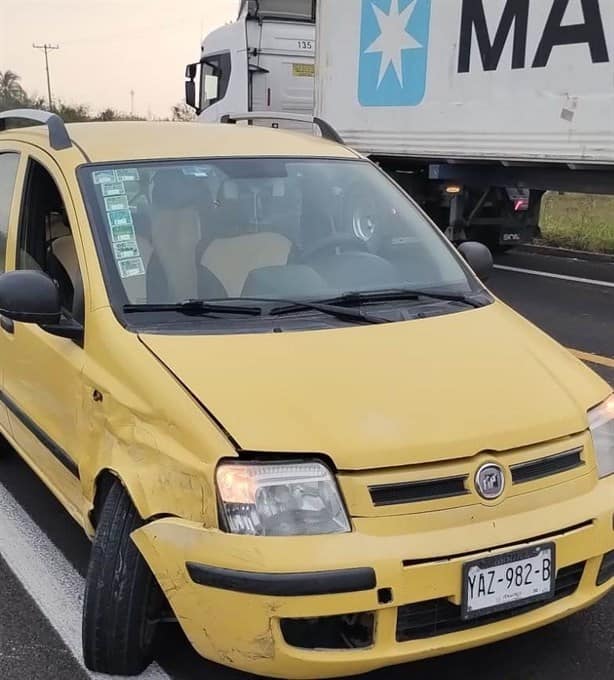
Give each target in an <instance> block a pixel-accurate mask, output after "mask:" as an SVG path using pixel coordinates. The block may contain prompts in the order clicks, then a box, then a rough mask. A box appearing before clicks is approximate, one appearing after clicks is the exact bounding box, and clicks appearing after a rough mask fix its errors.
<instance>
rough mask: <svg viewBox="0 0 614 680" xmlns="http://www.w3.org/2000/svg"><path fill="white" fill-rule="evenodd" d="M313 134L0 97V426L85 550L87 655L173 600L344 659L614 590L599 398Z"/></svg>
mask: <svg viewBox="0 0 614 680" xmlns="http://www.w3.org/2000/svg"><path fill="white" fill-rule="evenodd" d="M12 119H15V120H19V122H20V123H22V124H23V122H24V120H25V121H31V122H32V121H33V122H37V123H42V125H33V126H31V127H23V126H21V127H18V128H14V129H11V125H10V124H11V122H12ZM316 122H317V123H318V124H319V125H320V127H321V133H322V134H321V136H317V137H316V136H314V137H311V136H308V135H304V134H298V133H292V132H288V131H282V130H271V129H265V128H263V127H257V126H244V125H208V126H207V125H199V124H170V123H169V124H163V123H136V122H132V123H101V124H77V125H66V126H65V125H64V124H63V122H62V121H61V120H60V119H59V118H58V117H57V116H55V115H53V114H48V113H45V112H40V111H23V110H22V111H12V112H8V113H3V114H0V127H2V128H6V129H5V130H4V131H3V132H0V233H1V234H2V239H1V240H0V270H1V271H2V274H1V275H0V314H1V317H0V356H1V357H2V364H1V367H2V368H1V402H0V430H1V432H2V434H3V435H4V436H5V437H6V439H7V440H8V441H9V442H10V443H11V444H12V445H13V446H14V447H15V448H16V449H17V451H18V452H19V453H20V454H21V456H23V458H24V459H25V460H26V461H27V462H28V464H29V465H30V466H31V467H32V469H33V470H34V472H35V473H36V474H38V475H39V476H40V477H41V479H42V480H43V481H44V482H45V483H46V484H47V486H48V487H49V488H50V489H51V491H52V492H53V493H54V494H55V495H56V496H57V497H58V498H59V500H60V501H61V502H62V504H63V505H64V507H65V508H66V509H67V511H68V512H69V513H70V514H71V515H72V516H73V517H74V519H75V520H76V521H78V522H79V523H80V524H81V525H82V526H83V527H84V529H85V531H86V532H87V533H88V535H89V536H90V537H91V538H92V540H93V548H92V554H91V563H90V567H89V573H88V575H87V584H86V593H85V603H84V619H83V645H84V657H85V661H86V663H87V666H88V667H89V668H90V669H92V670H94V671H101V672H106V673H113V674H127V675H129V674H135V673H138V672H139V671H141V670H142V669H143V668H145V667H146V666H147V664H148V663H149V662H150V661H151V659H152V658H153V649H154V641H155V639H156V635H157V634H159V633H160V630H161V628H162V627H163V626H164V622H165V621H167V620H169V619H175V620H176V621H178V622H179V624H180V625H181V627H182V628H183V630H184V631H185V634H186V635H187V637H188V638H189V640H190V642H191V643H192V644H193V646H194V647H195V648H196V650H197V651H198V652H199V653H200V654H201V655H202V656H204V657H206V658H208V659H212V660H214V661H217V662H219V663H222V664H227V665H229V666H233V667H235V668H238V669H242V670H245V671H249V672H252V673H258V674H261V675H266V676H269V677H279V678H326V677H334V676H341V675H349V674H353V673H361V672H364V671H369V670H371V669H376V668H380V667H383V666H386V665H390V664H397V663H401V662H406V661H411V660H414V659H420V658H424V657H428V656H433V655H437V654H445V653H448V652H453V651H456V650H460V649H466V648H469V647H473V646H476V645H481V644H484V643H489V642H494V641H496V640H500V639H502V638H505V637H508V636H512V635H516V634H518V633H522V632H525V631H528V630H531V629H534V628H537V627H539V626H542V625H544V624H547V623H550V622H552V621H555V620H556V619H559V618H562V617H564V616H567V615H569V614H572V613H573V612H576V611H578V610H580V609H582V608H584V607H587V606H589V605H591V604H592V603H594V602H596V601H597V600H598V599H599V598H601V597H603V596H604V595H606V594H607V593H608V592H609V591H610V589H611V588H612V587H613V586H614V528H613V527H614V525H613V515H614V398H613V397H612V390H611V388H610V387H609V386H608V385H607V384H606V383H605V382H603V381H602V380H601V379H599V378H598V377H597V376H596V375H595V374H593V373H592V372H591V371H589V370H588V369H587V368H586V367H585V366H584V365H582V364H581V363H580V362H579V361H577V360H576V359H575V358H573V357H572V356H571V355H570V354H569V353H568V352H567V351H566V350H564V349H563V348H561V347H560V346H559V345H557V344H556V343H555V342H554V341H552V340H551V339H549V338H548V337H546V336H545V335H544V334H543V333H541V332H540V331H538V330H537V329H536V328H534V327H533V326H531V325H530V324H529V323H528V322H526V321H525V320H523V319H522V318H520V317H519V316H518V315H517V314H515V313H514V312H512V311H511V310H510V309H508V308H507V307H506V306H505V305H504V304H502V303H501V302H500V301H498V300H497V299H495V298H494V297H493V296H492V295H491V294H490V293H489V292H488V290H487V289H486V288H484V286H483V285H482V283H481V282H480V280H479V277H478V276H476V273H477V274H478V275H480V276H481V277H482V278H484V277H486V276H487V274H488V271H489V268H490V266H491V265H492V261H491V259H490V256H489V254H488V253H487V252H486V251H485V249H484V248H483V247H482V246H480V245H479V244H471V243H467V244H464V245H463V246H461V248H460V253H459V252H458V251H456V250H455V249H454V248H453V247H452V246H451V245H450V244H449V243H448V242H447V241H446V240H445V238H444V237H443V235H442V234H441V233H440V232H439V230H438V229H437V228H436V227H435V226H434V225H433V224H432V223H431V222H430V221H429V220H428V218H427V217H426V216H425V215H424V214H423V213H422V211H421V210H420V209H419V208H418V207H417V205H416V204H415V203H414V202H413V201H412V200H411V199H409V198H408V196H407V195H406V194H404V193H403V192H402V191H401V190H400V189H399V188H398V187H397V186H396V185H395V184H394V183H393V182H392V181H391V180H390V179H389V178H388V177H387V176H386V175H384V174H383V173H382V172H381V171H380V170H379V169H378V168H377V167H376V166H375V165H373V164H372V163H371V162H369V161H368V160H366V159H364V158H362V157H361V156H360V155H358V154H357V153H355V152H353V151H351V150H349V149H348V148H346V147H344V146H343V145H341V144H339V143H336V142H335V141H334V140H335V139H336V136H335V134H334V131H333V130H331V129H330V128H329V127H328V126H327V125H326V124H325V123H323V122H321V121H316ZM337 141H338V140H337ZM468 265H471V268H470V267H469V266H468ZM474 272H475V273H474Z"/></svg>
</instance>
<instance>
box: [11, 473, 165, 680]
mask: <svg viewBox="0 0 614 680" xmlns="http://www.w3.org/2000/svg"><path fill="white" fill-rule="evenodd" d="M67 521H70V520H69V519H68V517H67ZM0 554H1V555H2V557H3V558H4V560H5V561H6V563H7V564H8V566H9V568H10V569H11V571H12V572H13V573H14V574H15V576H16V577H17V578H18V579H19V581H21V583H22V585H23V586H24V588H25V589H26V590H27V592H28V593H29V594H30V596H31V597H32V598H33V599H34V601H35V603H36V604H37V606H38V608H39V609H40V610H41V612H42V613H43V614H44V615H45V617H46V618H47V620H48V621H49V623H50V624H51V625H52V626H53V627H54V628H55V630H56V631H57V632H58V634H59V635H60V637H61V638H62V640H63V642H64V644H65V645H66V647H68V649H69V650H70V652H71V653H72V655H73V656H74V657H75V659H76V660H77V662H78V663H79V664H80V665H81V666H82V667H83V670H84V671H85V673H87V675H88V676H89V677H90V678H93V679H99V680H111V679H112V678H113V677H116V676H110V675H101V674H98V673H91V672H90V671H88V670H87V669H86V668H85V666H84V663H83V654H82V649H81V610H82V607H83V592H84V585H85V584H84V580H83V578H82V577H81V575H80V574H79V573H78V572H77V571H76V570H75V569H74V567H73V566H72V565H71V564H70V563H69V562H68V560H67V559H66V558H65V557H64V555H62V553H61V552H60V551H59V550H58V549H57V548H56V547H55V545H53V543H52V542H51V540H50V539H49V538H48V537H47V536H45V534H44V533H43V532H42V531H41V529H40V528H39V527H38V526H37V525H36V524H35V523H34V522H33V520H32V519H31V518H30V517H29V515H28V514H27V513H26V512H25V510H24V509H23V508H22V507H21V505H19V503H17V501H16V500H15V499H14V498H13V496H11V494H10V493H9V492H8V491H7V489H6V488H5V487H4V486H3V485H2V484H0ZM138 677H139V678H142V680H170V676H168V675H167V674H166V673H165V672H164V671H163V670H162V669H161V668H160V667H159V666H158V665H157V664H152V665H151V666H150V667H149V668H148V669H147V670H146V671H145V672H144V673H143V674H142V675H140V676H138Z"/></svg>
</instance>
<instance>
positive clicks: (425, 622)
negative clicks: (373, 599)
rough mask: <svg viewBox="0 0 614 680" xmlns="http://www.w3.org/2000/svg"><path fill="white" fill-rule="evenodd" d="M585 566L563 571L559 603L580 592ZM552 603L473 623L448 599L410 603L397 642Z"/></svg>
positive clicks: (526, 609)
mask: <svg viewBox="0 0 614 680" xmlns="http://www.w3.org/2000/svg"><path fill="white" fill-rule="evenodd" d="M585 565H586V562H580V563H579V564H574V565H572V566H570V567H565V568H564V569H560V570H559V572H558V573H557V576H556V584H555V591H554V593H555V594H554V600H555V601H556V600H562V599H563V598H565V597H569V596H570V595H573V594H574V593H575V592H576V590H577V589H578V586H579V585H580V581H581V580H582V575H583V573H584V567H585ZM550 602H552V600H551V601H550ZM550 602H538V603H533V604H529V605H525V606H524V607H518V608H516V609H508V610H507V611H504V612H498V613H495V614H489V615H486V616H483V617H481V618H479V619H472V620H470V621H464V620H463V619H462V618H461V608H460V607H459V606H457V605H455V604H452V603H451V602H450V601H449V600H446V599H445V598H441V599H438V600H428V601H427V602H418V603H416V604H407V605H404V606H402V607H399V609H398V613H397V631H396V639H397V642H408V641H409V640H424V639H425V638H431V637H436V636H438V635H446V634H448V633H457V632H459V631H462V630H468V629H470V628H477V627H478V626H486V625H488V624H490V623H496V622H497V621H503V620H505V619H510V618H512V617H514V616H520V615H521V614H526V613H527V612H530V611H533V610H535V609H539V608H540V607H544V606H545V605H547V604H549V603H550Z"/></svg>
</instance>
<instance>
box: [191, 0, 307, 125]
mask: <svg viewBox="0 0 614 680" xmlns="http://www.w3.org/2000/svg"><path fill="white" fill-rule="evenodd" d="M314 71H315V0H291V1H288V0H242V2H241V5H240V9H239V16H238V18H237V20H236V21H235V22H233V23H230V24H227V25H225V26H222V27H221V28H219V29H217V30H216V31H213V32H212V33H211V34H209V35H208V36H207V37H206V38H205V39H204V40H203V42H202V45H201V58H200V61H199V62H197V63H195V64H189V65H188V66H187V67H186V79H187V80H186V101H187V103H188V104H189V105H190V106H192V107H193V108H194V109H195V110H196V112H197V113H198V116H199V120H201V121H203V122H215V121H218V120H219V119H220V118H221V117H222V116H223V115H224V114H227V113H228V112H246V111H247V112H251V111H258V112H266V111H277V112H282V113H288V114H299V115H313V109H314V88H315V77H314V76H315V72H314Z"/></svg>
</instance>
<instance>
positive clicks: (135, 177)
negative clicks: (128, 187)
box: [115, 168, 139, 182]
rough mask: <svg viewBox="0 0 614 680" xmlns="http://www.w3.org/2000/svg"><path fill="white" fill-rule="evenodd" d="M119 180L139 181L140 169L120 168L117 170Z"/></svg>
mask: <svg viewBox="0 0 614 680" xmlns="http://www.w3.org/2000/svg"><path fill="white" fill-rule="evenodd" d="M115 174H116V175H117V181H118V182H138V181H139V171H138V170H137V169H136V168H120V169H119V170H116V171H115Z"/></svg>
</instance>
